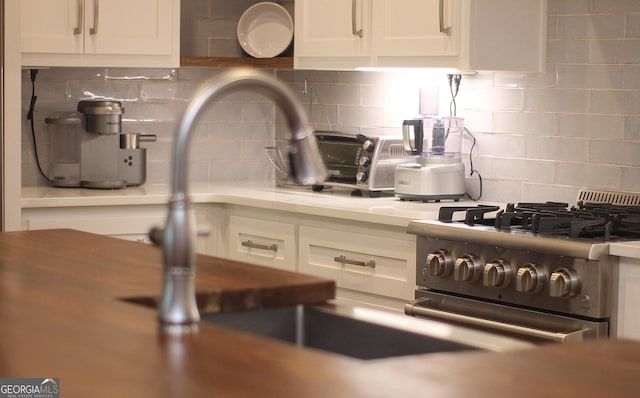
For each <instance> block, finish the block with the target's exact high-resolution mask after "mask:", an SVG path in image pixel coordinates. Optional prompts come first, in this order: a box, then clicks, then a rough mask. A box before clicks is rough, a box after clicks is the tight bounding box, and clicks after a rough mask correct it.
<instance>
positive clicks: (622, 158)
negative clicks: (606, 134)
mask: <svg viewBox="0 0 640 398" xmlns="http://www.w3.org/2000/svg"><path fill="white" fill-rule="evenodd" d="M639 154H640V142H637V141H636V142H630V141H602V140H592V141H591V142H590V145H589V163H599V164H617V165H624V166H634V167H640V156H639ZM612 155H613V156H612Z"/></svg>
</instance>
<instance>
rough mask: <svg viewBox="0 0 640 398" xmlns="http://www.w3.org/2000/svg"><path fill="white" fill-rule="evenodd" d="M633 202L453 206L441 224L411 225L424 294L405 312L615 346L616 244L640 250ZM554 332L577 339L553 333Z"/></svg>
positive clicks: (638, 213)
mask: <svg viewBox="0 0 640 398" xmlns="http://www.w3.org/2000/svg"><path fill="white" fill-rule="evenodd" d="M587 193H589V192H587ZM584 195H585V193H583V192H582V191H581V193H580V194H579V198H581V196H584ZM607 198H608V197H607ZM632 199H633V200H631V201H630V202H631V203H610V202H600V203H599V202H596V201H589V200H584V199H580V200H578V202H577V204H576V205H573V206H569V205H568V204H566V203H558V202H543V203H518V204H514V203H508V204H506V205H505V206H502V207H501V206H484V205H478V206H445V207H442V208H441V209H440V212H439V213H440V214H439V219H438V220H437V221H412V222H411V223H410V224H409V227H408V231H409V233H412V234H415V235H417V254H416V255H417V257H416V260H417V261H416V265H417V267H416V268H417V272H416V285H417V290H416V302H415V303H411V304H409V305H407V307H406V308H405V312H406V313H407V314H409V315H426V314H427V313H429V315H430V316H432V315H433V316H434V317H438V316H439V317H441V318H442V317H444V318H447V319H449V318H451V317H454V318H455V319H456V320H457V321H460V320H461V319H464V320H465V322H466V321H469V322H471V323H475V324H483V325H487V324H491V325H492V328H493V326H496V325H497V324H500V325H501V326H500V327H499V328H502V329H509V330H513V329H517V330H519V331H522V330H526V332H525V334H527V335H534V336H537V337H540V336H544V337H542V339H543V340H552V341H563V342H566V341H570V340H576V339H577V340H581V339H585V338H600V337H604V336H607V335H608V333H609V332H608V324H609V321H610V318H611V316H612V314H611V312H612V311H611V308H612V304H613V303H612V301H613V300H614V294H613V292H615V291H616V288H617V286H616V278H615V275H614V272H615V267H614V265H615V264H614V263H615V261H616V260H615V258H613V257H611V256H609V243H610V242H618V241H624V240H640V197H636V196H632ZM635 201H637V202H635ZM627 202H629V201H628V200H627ZM445 307H447V308H445ZM436 312H437V313H436ZM443 314H446V315H443ZM506 325H508V326H506ZM556 328H558V329H560V330H566V329H567V328H568V329H570V330H572V331H571V332H570V333H565V332H559V331H552V332H550V331H549V330H547V329H556ZM573 329H576V330H573Z"/></svg>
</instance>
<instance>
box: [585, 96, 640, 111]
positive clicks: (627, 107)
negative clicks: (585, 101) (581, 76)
mask: <svg viewBox="0 0 640 398" xmlns="http://www.w3.org/2000/svg"><path fill="white" fill-rule="evenodd" d="M639 101H640V91H631V90H592V91H591V108H590V111H591V112H593V113H601V114H612V115H629V116H632V115H637V114H638V112H639V106H638V104H640V102H639Z"/></svg>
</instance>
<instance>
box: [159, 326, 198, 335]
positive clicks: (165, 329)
mask: <svg viewBox="0 0 640 398" xmlns="http://www.w3.org/2000/svg"><path fill="white" fill-rule="evenodd" d="M160 332H161V333H163V334H172V335H184V334H194V333H198V324H197V323H187V324H183V325H176V324H168V323H165V324H163V323H160Z"/></svg>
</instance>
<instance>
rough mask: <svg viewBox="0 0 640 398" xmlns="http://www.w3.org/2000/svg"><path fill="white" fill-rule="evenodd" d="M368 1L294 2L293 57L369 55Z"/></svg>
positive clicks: (307, 0)
mask: <svg viewBox="0 0 640 398" xmlns="http://www.w3.org/2000/svg"><path fill="white" fill-rule="evenodd" d="M370 1H371V0H322V1H318V0H296V2H295V21H296V24H295V43H294V46H295V48H294V53H295V55H296V57H323V56H331V57H335V56H346V57H354V56H362V55H368V54H369V38H370V36H371V31H370ZM359 32H361V33H359Z"/></svg>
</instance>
